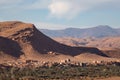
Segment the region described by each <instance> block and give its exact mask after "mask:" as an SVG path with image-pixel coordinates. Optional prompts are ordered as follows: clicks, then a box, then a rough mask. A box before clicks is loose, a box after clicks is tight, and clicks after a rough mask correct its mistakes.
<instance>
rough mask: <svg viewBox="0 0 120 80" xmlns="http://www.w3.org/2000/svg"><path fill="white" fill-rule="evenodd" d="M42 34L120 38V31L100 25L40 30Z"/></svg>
mask: <svg viewBox="0 0 120 80" xmlns="http://www.w3.org/2000/svg"><path fill="white" fill-rule="evenodd" d="M40 31H41V32H43V33H44V34H46V35H48V36H50V37H77V38H83V37H97V38H101V37H109V36H120V29H114V28H111V27H110V26H108V25H99V26H96V27H93V28H86V29H80V28H67V29H64V30H48V29H40Z"/></svg>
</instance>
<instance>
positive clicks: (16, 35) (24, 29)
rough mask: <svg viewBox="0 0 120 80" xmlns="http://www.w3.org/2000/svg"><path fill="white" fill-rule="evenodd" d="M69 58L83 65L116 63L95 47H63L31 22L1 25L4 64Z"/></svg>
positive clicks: (13, 22)
mask: <svg viewBox="0 0 120 80" xmlns="http://www.w3.org/2000/svg"><path fill="white" fill-rule="evenodd" d="M86 55H87V56H86ZM90 56H91V57H90ZM76 57H77V58H76ZM66 59H70V60H73V61H83V62H85V61H88V62H89V61H94V60H100V61H101V60H106V61H108V60H110V61H111V60H113V58H110V57H109V56H108V55H106V54H104V53H103V52H102V51H101V50H99V49H98V48H95V47H72V46H67V45H64V44H61V43H59V42H57V41H55V40H53V39H51V38H49V37H48V36H46V35H44V34H43V33H42V32H40V31H39V30H38V29H37V28H36V27H35V26H34V25H33V24H31V23H23V22H20V21H7V22H0V62H1V63H2V62H4V61H12V60H13V61H14V60H15V61H16V60H38V61H41V62H45V61H49V62H60V61H61V60H66Z"/></svg>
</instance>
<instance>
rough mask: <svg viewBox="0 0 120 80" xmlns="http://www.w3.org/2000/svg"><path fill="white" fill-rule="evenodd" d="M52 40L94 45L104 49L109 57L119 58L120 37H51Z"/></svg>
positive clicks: (67, 43)
mask: <svg viewBox="0 0 120 80" xmlns="http://www.w3.org/2000/svg"><path fill="white" fill-rule="evenodd" d="M53 39H54V40H56V41H58V42H60V43H63V44H66V45H69V46H75V47H81V46H84V47H96V48H99V49H100V50H102V51H104V52H105V53H106V54H107V55H109V56H111V57H119V58H120V37H105V38H70V37H66V38H65V37H64V38H61V37H59V38H53Z"/></svg>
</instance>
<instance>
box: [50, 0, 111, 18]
mask: <svg viewBox="0 0 120 80" xmlns="http://www.w3.org/2000/svg"><path fill="white" fill-rule="evenodd" d="M110 1H112V0H84V1H83V0H52V1H51V4H50V5H48V9H49V11H50V13H51V15H52V16H54V17H57V18H61V17H62V18H74V17H75V16H77V15H78V14H80V13H81V12H84V11H87V10H89V9H91V8H93V7H95V6H97V5H100V4H102V3H106V2H110Z"/></svg>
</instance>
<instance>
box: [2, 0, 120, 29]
mask: <svg viewBox="0 0 120 80" xmlns="http://www.w3.org/2000/svg"><path fill="white" fill-rule="evenodd" d="M0 21H22V22H28V23H33V24H35V25H36V27H37V28H40V29H64V28H68V27H73V28H90V27H95V26H98V25H109V26H111V27H113V28H120V0H0Z"/></svg>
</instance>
